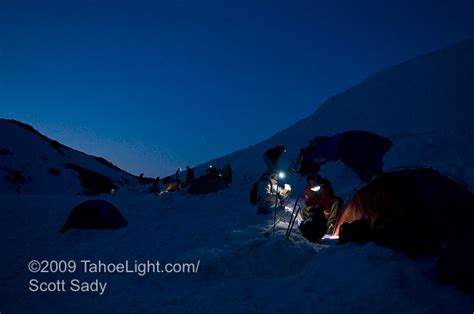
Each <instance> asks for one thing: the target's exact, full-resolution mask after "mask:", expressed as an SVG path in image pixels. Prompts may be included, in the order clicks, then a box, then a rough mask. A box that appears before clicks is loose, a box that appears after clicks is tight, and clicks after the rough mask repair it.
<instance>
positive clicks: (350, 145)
mask: <svg viewBox="0 0 474 314" xmlns="http://www.w3.org/2000/svg"><path fill="white" fill-rule="evenodd" d="M392 146H393V143H392V142H391V141H390V139H388V138H386V137H383V136H380V135H378V134H375V133H371V132H367V131H359V130H352V131H347V132H344V133H339V134H336V135H334V136H320V137H316V138H314V139H313V140H311V142H310V143H309V144H308V146H307V147H306V148H305V149H303V153H302V161H301V167H300V173H301V174H302V175H305V174H307V173H311V172H317V171H318V170H319V167H320V166H321V165H322V164H324V163H326V162H328V161H337V160H341V161H342V162H343V163H344V164H345V165H346V166H347V167H349V168H350V169H351V170H353V171H354V172H355V173H356V174H357V175H358V176H359V177H360V179H361V180H362V181H363V182H368V181H370V179H371V178H372V177H373V176H374V175H376V174H380V173H382V169H383V157H384V155H385V154H386V153H387V152H388V151H389V150H390V148H391V147H392Z"/></svg>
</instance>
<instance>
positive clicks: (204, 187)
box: [188, 175, 229, 195]
mask: <svg viewBox="0 0 474 314" xmlns="http://www.w3.org/2000/svg"><path fill="white" fill-rule="evenodd" d="M228 186H229V185H228V184H227V182H226V181H225V180H224V179H222V178H221V177H216V176H213V175H202V176H200V177H199V178H197V179H196V180H194V181H193V182H192V183H191V185H190V186H189V188H188V193H189V194H192V195H200V194H209V193H215V192H217V191H220V190H223V189H225V188H227V187H228Z"/></svg>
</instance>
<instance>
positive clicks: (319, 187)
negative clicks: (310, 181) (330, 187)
mask: <svg viewBox="0 0 474 314" xmlns="http://www.w3.org/2000/svg"><path fill="white" fill-rule="evenodd" d="M319 190H321V186H320V185H316V186H315V187H314V188H311V191H313V192H318V191H319Z"/></svg>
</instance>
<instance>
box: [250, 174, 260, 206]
mask: <svg viewBox="0 0 474 314" xmlns="http://www.w3.org/2000/svg"><path fill="white" fill-rule="evenodd" d="M261 181H262V180H259V181H257V182H255V183H254V184H253V185H252V189H251V190H250V204H252V205H253V206H256V205H257V201H258V196H257V190H258V185H259V184H260V182H261Z"/></svg>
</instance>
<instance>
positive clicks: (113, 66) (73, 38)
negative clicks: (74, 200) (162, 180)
mask: <svg viewBox="0 0 474 314" xmlns="http://www.w3.org/2000/svg"><path fill="white" fill-rule="evenodd" d="M469 37H474V1H472V0H469V1H468V0H466V1H380V0H376V1H357V0H354V1H337V0H334V1H328V0H325V1H317V0H313V1H222V0H220V1H202V0H200V1H190V0H174V1H171V0H170V1H115V0H114V1H85V0H81V1H69V0H68V1H30V2H27V1H1V2H0V117H5V118H15V119H19V120H21V121H24V122H27V123H30V124H32V125H33V126H34V127H35V128H37V129H38V130H40V131H41V132H43V133H45V134H46V135H48V136H50V137H52V138H54V139H57V140H59V141H60V142H62V143H64V144H66V145H69V146H71V147H73V148H76V149H79V150H82V151H84V152H87V153H90V154H95V155H99V156H103V157H105V158H107V159H109V160H110V161H112V162H113V163H115V164H117V165H118V166H120V167H122V168H124V169H126V170H128V171H131V172H133V173H140V172H145V174H146V175H149V176H154V175H164V174H169V173H170V172H172V171H174V169H175V168H176V167H177V166H181V167H184V166H186V165H188V164H189V165H196V164H198V163H201V162H204V161H206V160H209V159H211V158H214V157H218V156H221V155H224V154H227V153H230V152H232V151H235V150H237V149H240V148H245V147H247V146H249V145H252V144H255V143H257V142H259V141H261V140H264V139H266V138H268V137H269V136H271V135H273V134H274V133H276V132H277V131H279V130H281V129H283V128H286V127H288V126H290V125H291V124H293V123H294V122H296V121H298V120H299V119H301V118H304V117H305V116H307V115H309V114H311V113H312V112H314V111H315V110H316V109H317V107H318V106H319V105H320V104H321V103H322V102H323V101H324V100H325V99H326V98H328V97H329V96H331V95H332V94H334V93H337V92H341V91H343V90H344V89H346V88H348V87H350V86H352V85H354V84H355V83H358V82H359V81H361V80H363V79H365V78H366V77H368V76H369V75H371V74H373V73H374V72H376V71H378V70H380V69H382V68H385V67H388V66H391V65H394V64H397V63H399V62H402V61H405V60H407V59H410V58H412V57H414V56H416V55H419V54H422V53H425V52H429V51H432V50H435V49H438V48H441V47H444V46H446V45H449V44H451V43H454V42H456V41H459V40H463V39H466V38H469ZM2 136H5V135H3V134H2Z"/></svg>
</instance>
